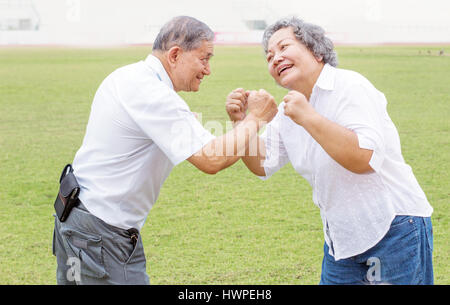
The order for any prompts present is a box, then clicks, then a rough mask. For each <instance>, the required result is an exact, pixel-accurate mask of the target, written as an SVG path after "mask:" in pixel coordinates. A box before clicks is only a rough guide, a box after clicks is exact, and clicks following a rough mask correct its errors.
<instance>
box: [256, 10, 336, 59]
mask: <svg viewBox="0 0 450 305" xmlns="http://www.w3.org/2000/svg"><path fill="white" fill-rule="evenodd" d="M287 27H291V28H292V29H293V31H294V35H295V37H296V38H297V40H298V41H299V42H301V43H302V44H304V45H305V46H306V47H307V48H308V50H310V51H311V52H312V53H313V54H314V55H315V56H316V57H319V58H322V60H323V62H324V63H328V64H330V65H332V66H333V67H336V66H337V65H338V61H337V54H336V52H335V51H334V46H333V42H332V41H331V39H329V38H328V37H326V36H325V31H324V30H323V29H322V28H321V27H320V26H318V25H315V24H311V23H306V22H304V21H303V20H301V19H298V18H296V17H290V18H283V19H280V20H278V21H277V22H275V23H274V24H272V25H271V26H269V27H268V28H267V29H266V30H265V31H264V35H263V41H262V44H263V48H264V52H265V53H266V54H267V52H268V43H269V39H270V37H272V35H273V34H274V33H275V32H276V31H278V30H280V29H283V28H287Z"/></svg>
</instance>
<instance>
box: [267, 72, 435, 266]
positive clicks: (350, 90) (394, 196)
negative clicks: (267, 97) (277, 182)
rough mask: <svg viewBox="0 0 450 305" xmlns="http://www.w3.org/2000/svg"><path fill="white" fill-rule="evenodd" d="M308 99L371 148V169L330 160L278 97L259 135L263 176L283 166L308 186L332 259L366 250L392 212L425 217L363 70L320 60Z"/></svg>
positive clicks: (426, 209) (422, 199) (426, 207)
mask: <svg viewBox="0 0 450 305" xmlns="http://www.w3.org/2000/svg"><path fill="white" fill-rule="evenodd" d="M310 103H311V105H312V106H313V107H314V109H315V110H316V111H317V112H318V113H319V114H321V115H322V116H324V117H326V118H327V119H329V120H331V121H333V122H336V123H337V124H339V125H341V126H344V127H346V128H348V129H350V130H352V131H354V132H355V133H356V134H357V136H358V141H359V146H360V147H361V148H365V149H370V150H373V155H372V158H371V160H370V163H369V164H370V166H371V167H372V169H373V170H374V172H373V173H370V174H362V175H361V174H354V173H352V172H350V171H348V170H347V169H345V168H344V167H342V166H341V165H339V164H338V163H337V162H336V161H334V160H333V159H332V158H331V157H330V156H329V155H328V154H327V153H326V152H325V150H324V149H323V148H322V147H321V146H320V144H319V143H317V142H316V141H315V140H314V139H313V138H312V137H311V135H310V134H309V133H308V132H307V131H306V130H305V129H304V128H303V127H301V126H300V125H298V124H296V123H295V122H294V121H292V120H291V119H290V118H289V117H288V116H286V115H284V102H282V103H281V104H280V105H279V109H278V113H277V115H276V117H275V118H274V119H273V120H272V121H271V122H270V123H269V124H268V125H267V127H266V129H265V131H264V133H263V134H262V135H261V137H262V138H263V139H264V141H265V144H266V151H267V156H266V160H265V162H264V169H265V173H266V176H265V177H261V178H262V179H267V178H268V177H270V176H271V175H273V174H274V173H275V172H276V171H278V170H279V169H280V168H282V167H283V166H284V165H285V164H286V163H288V162H291V164H292V166H293V168H294V169H295V170H296V171H297V172H298V173H299V174H300V175H302V176H303V177H304V178H305V179H306V180H307V181H308V182H309V183H310V185H311V186H312V189H313V201H314V203H315V204H316V205H317V206H318V207H319V208H320V214H321V218H322V222H323V229H324V236H325V241H326V243H327V244H328V246H329V248H330V254H331V255H333V256H334V257H335V259H336V260H338V259H342V258H347V257H351V256H354V255H357V254H360V253H363V252H365V251H366V250H368V249H370V248H371V247H373V246H374V245H375V244H377V243H378V242H379V241H380V240H381V239H382V238H383V237H384V235H385V234H386V233H387V231H388V230H389V227H390V223H391V222H392V220H393V219H394V217H395V216H396V215H413V216H422V217H428V216H431V214H432V211H433V208H432V207H431V206H430V204H429V203H428V200H427V198H426V196H425V194H424V192H423V191H422V189H421V188H420V186H419V184H418V182H417V180H416V178H415V177H414V174H413V172H412V169H411V167H410V166H408V165H407V164H406V163H405V161H404V159H403V157H402V153H401V149H400V139H399V136H398V132H397V129H396V128H395V126H394V124H393V122H392V121H391V119H390V117H389V115H388V113H387V110H386V104H387V102H386V98H385V96H384V95H383V94H382V93H381V92H379V91H378V90H377V89H376V88H375V87H374V86H373V85H372V84H371V83H370V82H369V81H368V80H367V79H366V78H364V77H363V76H362V75H360V74H358V73H356V72H353V71H348V70H343V69H337V68H334V67H332V66H330V65H328V64H326V65H325V66H324V68H323V70H322V72H321V74H320V76H319V78H318V80H317V82H316V84H315V86H314V88H313V91H312V94H311V98H310Z"/></svg>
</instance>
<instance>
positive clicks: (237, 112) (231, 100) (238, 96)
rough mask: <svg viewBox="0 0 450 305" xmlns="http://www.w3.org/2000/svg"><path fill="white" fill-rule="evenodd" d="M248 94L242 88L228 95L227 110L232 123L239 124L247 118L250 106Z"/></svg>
mask: <svg viewBox="0 0 450 305" xmlns="http://www.w3.org/2000/svg"><path fill="white" fill-rule="evenodd" d="M248 93H249V92H248V91H247V92H245V90H244V89H242V88H237V89H235V90H233V91H231V92H230V94H228V96H227V102H226V109H227V113H228V116H229V117H230V120H231V121H233V122H239V121H242V120H243V119H244V118H245V116H246V112H247V106H248V104H247V98H248Z"/></svg>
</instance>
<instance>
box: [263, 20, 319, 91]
mask: <svg viewBox="0 0 450 305" xmlns="http://www.w3.org/2000/svg"><path fill="white" fill-rule="evenodd" d="M266 59H267V63H268V68H269V73H270V75H272V77H273V78H274V79H275V81H276V82H277V84H279V85H280V86H282V87H284V88H287V89H289V90H295V89H296V88H297V87H298V86H299V85H300V84H301V83H303V82H305V83H307V82H308V80H310V79H311V77H313V76H314V75H316V73H317V71H318V69H319V71H320V70H321V68H322V66H323V62H322V59H321V58H320V59H319V58H316V57H315V56H314V54H313V53H312V52H311V51H310V50H308V48H307V47H306V46H305V45H304V44H302V43H301V42H300V41H298V40H297V38H296V37H295V35H294V31H293V30H292V28H291V27H287V28H282V29H280V30H278V31H276V32H275V33H274V34H273V35H272V37H270V39H269V42H268V51H267V56H266Z"/></svg>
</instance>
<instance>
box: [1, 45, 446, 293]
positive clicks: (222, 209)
mask: <svg viewBox="0 0 450 305" xmlns="http://www.w3.org/2000/svg"><path fill="white" fill-rule="evenodd" d="M445 48H446V53H447V54H448V53H449V51H450V50H449V49H450V46H446V47H445ZM441 49H442V47H438V46H436V47H426V46H418V47H412V46H408V47H361V48H359V47H338V48H337V51H338V56H339V63H340V65H339V66H340V67H341V68H345V69H351V70H355V71H358V72H360V73H361V74H363V75H364V76H366V77H367V78H368V79H369V80H370V81H371V82H372V83H373V84H374V85H375V86H376V87H377V88H378V89H379V90H380V91H382V92H384V94H385V95H386V97H387V99H388V111H389V114H390V116H391V118H392V120H393V121H394V123H395V124H396V126H397V128H398V131H399V133H400V138H401V141H402V151H403V156H404V158H405V160H406V162H407V163H408V164H409V165H411V166H412V168H413V170H414V173H415V175H416V177H417V179H418V181H419V183H420V185H421V186H422V188H423V190H424V191H425V193H426V195H427V197H428V199H429V201H430V203H431V205H432V206H433V207H434V214H433V216H432V221H433V226H434V252H433V254H434V274H435V283H436V284H447V285H448V284H450V272H449V271H450V268H449V266H450V264H449V253H450V243H449V238H450V236H449V229H450V225H449V190H450V185H449V181H450V178H449V170H450V168H449V164H450V153H449V149H450V145H449V138H450V137H449V135H450V134H449V113H450V86H449V84H450V72H449V71H450V57H449V56H438V55H437V54H438V52H439V50H441ZM149 51H150V48H149V47H128V48H111V49H77V48H42V47H36V48H31V47H26V48H0V117H1V119H0V223H1V226H0V284H55V283H56V279H55V268H56V259H55V257H54V256H52V234H53V221H54V219H53V216H52V214H53V202H54V199H55V196H56V192H57V189H58V179H59V175H60V171H61V170H62V167H63V166H64V165H65V164H66V163H69V162H72V160H73V157H74V155H75V153H76V151H77V150H78V148H79V146H80V145H81V142H82V140H83V136H84V132H85V128H86V123H87V120H88V116H89V111H90V105H91V102H92V99H93V96H94V94H95V91H96V89H97V88H98V86H99V84H100V82H101V81H102V80H103V79H104V78H105V77H106V76H107V75H108V74H109V73H110V72H112V71H113V70H115V69H116V68H118V67H120V66H123V65H126V64H129V63H133V62H136V61H139V60H142V59H144V58H145V57H146V55H147V54H148V53H149ZM428 51H430V52H428ZM211 67H212V75H211V76H209V77H207V79H206V80H205V81H204V82H203V83H202V85H201V90H200V91H199V92H197V93H181V94H180V95H181V96H182V97H183V98H184V99H185V100H186V101H187V103H188V104H189V105H190V107H191V110H192V111H195V112H199V113H201V114H202V116H201V117H202V121H203V123H204V124H205V123H206V122H209V121H218V122H220V123H221V124H222V126H224V129H223V130H221V131H219V132H224V131H225V126H226V120H227V115H226V113H225V107H224V105H225V97H226V95H227V94H228V93H229V92H230V91H231V90H232V89H235V88H237V87H244V88H247V89H259V88H264V89H266V90H268V91H269V92H270V93H271V94H272V95H274V96H275V98H276V100H277V101H278V103H279V102H280V101H281V99H282V97H283V96H284V94H285V93H286V92H287V91H286V90H285V89H283V88H280V87H278V86H277V85H276V84H275V83H274V81H273V80H272V79H271V77H270V76H269V74H268V72H267V68H266V64H265V61H264V57H263V54H262V49H261V48H260V47H256V46H255V47H253V46H249V47H231V46H221V47H216V50H215V56H214V58H213V59H212V61H211ZM142 237H143V241H144V246H145V251H146V255H147V272H148V273H149V275H150V279H151V283H152V284H317V283H318V282H319V279H320V271H321V261H322V248H323V233H322V224H321V220H320V216H319V210H318V209H317V208H316V207H315V205H314V204H313V202H312V194H311V188H310V186H309V184H308V183H307V182H306V180H304V179H303V178H302V177H301V176H299V175H298V174H296V173H295V172H294V170H293V169H292V167H291V166H290V165H288V166H286V167H285V168H283V169H282V170H281V171H280V172H278V173H277V174H275V175H274V176H273V177H272V178H271V179H269V180H268V181H260V180H259V179H258V178H257V177H256V176H254V175H253V174H251V173H250V172H249V171H248V170H246V168H245V166H244V165H243V164H242V162H238V163H237V164H235V165H234V166H232V167H231V168H229V169H227V170H225V171H223V172H220V173H218V174H217V175H215V176H208V175H205V174H203V173H201V172H199V171H198V170H196V169H195V168H194V167H193V166H192V165H190V164H189V163H188V162H183V163H181V164H180V165H178V166H177V167H175V168H174V170H173V172H172V173H171V175H170V176H169V178H168V179H167V180H166V182H165V184H164V186H163V188H162V190H161V194H160V196H159V199H158V201H157V203H156V204H155V206H154V208H153V209H152V211H151V213H150V214H149V217H148V219H147V222H146V224H145V225H144V228H143V230H142Z"/></svg>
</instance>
